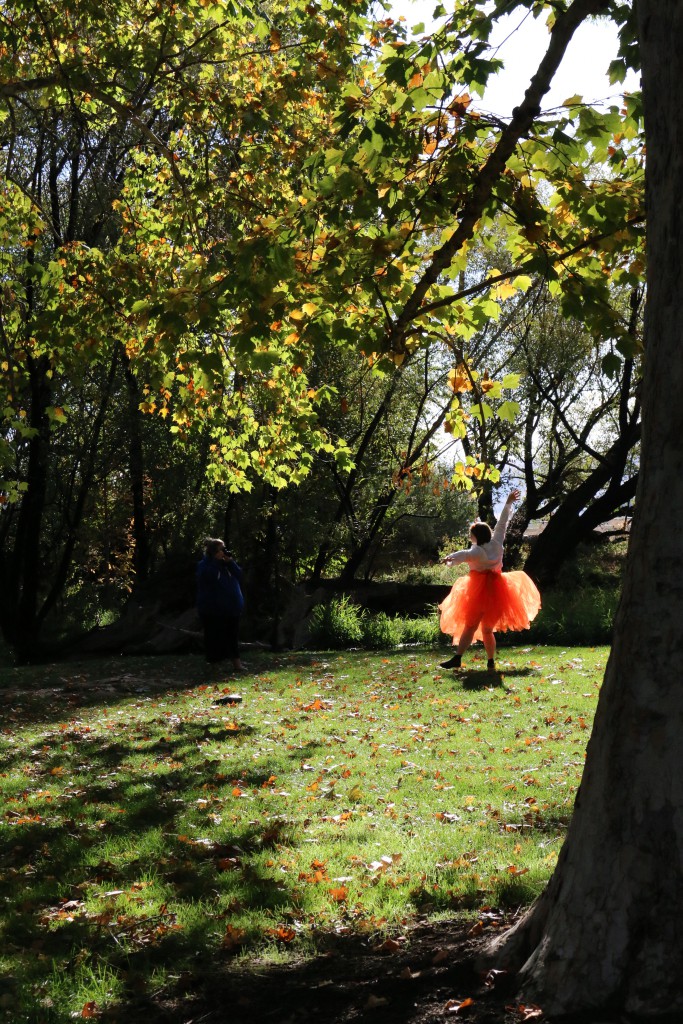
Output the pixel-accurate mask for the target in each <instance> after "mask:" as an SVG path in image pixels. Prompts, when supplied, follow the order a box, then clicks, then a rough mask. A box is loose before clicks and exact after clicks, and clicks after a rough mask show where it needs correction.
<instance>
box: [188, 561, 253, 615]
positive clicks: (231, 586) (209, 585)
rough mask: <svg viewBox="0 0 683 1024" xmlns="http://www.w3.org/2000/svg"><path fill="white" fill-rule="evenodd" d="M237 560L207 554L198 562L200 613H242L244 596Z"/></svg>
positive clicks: (198, 602)
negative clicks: (222, 560) (223, 560)
mask: <svg viewBox="0 0 683 1024" xmlns="http://www.w3.org/2000/svg"><path fill="white" fill-rule="evenodd" d="M241 582H242V570H241V569H240V567H239V565H238V564H237V562H235V561H234V560H233V559H230V561H229V562H221V561H220V559H217V558H209V556H208V555H205V556H204V558H202V560H201V562H199V563H198V564H197V611H198V612H199V614H200V615H240V614H241V612H242V610H243V608H244V596H243V594H242V588H241V586H240V583H241Z"/></svg>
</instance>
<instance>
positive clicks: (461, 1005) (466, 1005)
mask: <svg viewBox="0 0 683 1024" xmlns="http://www.w3.org/2000/svg"><path fill="white" fill-rule="evenodd" d="M471 1006H474V999H470V998H469V996H468V998H467V999H463V1000H462V1001H460V1000H459V999H449V1000H448V1002H447V1003H446V1005H445V1006H444V1010H445V1011H446V1013H466V1012H467V1011H468V1010H469V1009H470V1007H471Z"/></svg>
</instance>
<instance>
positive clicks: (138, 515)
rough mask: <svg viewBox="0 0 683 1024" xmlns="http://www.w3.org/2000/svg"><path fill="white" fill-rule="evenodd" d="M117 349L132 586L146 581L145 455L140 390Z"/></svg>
mask: <svg viewBox="0 0 683 1024" xmlns="http://www.w3.org/2000/svg"><path fill="white" fill-rule="evenodd" d="M121 351H122V353H123V368H124V375H125V378H126V387H127V391H128V410H129V420H128V427H129V437H128V469H129V473H130V492H131V497H132V500H133V542H134V548H133V569H134V570H135V586H136V587H139V586H140V585H141V584H143V583H145V582H146V581H147V577H148V573H149V562H150V549H149V537H148V533H147V514H146V507H145V456H144V450H143V443H142V430H141V425H140V390H139V387H138V382H137V378H136V376H135V374H134V372H133V369H132V367H131V365H130V359H129V358H128V356H127V355H126V354H125V352H123V349H122V350H121Z"/></svg>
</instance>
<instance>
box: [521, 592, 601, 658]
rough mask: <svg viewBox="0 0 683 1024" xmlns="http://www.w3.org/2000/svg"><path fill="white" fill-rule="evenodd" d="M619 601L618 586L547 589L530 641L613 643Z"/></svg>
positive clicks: (532, 627) (533, 624)
mask: <svg viewBox="0 0 683 1024" xmlns="http://www.w3.org/2000/svg"><path fill="white" fill-rule="evenodd" d="M618 600H619V593H618V591H617V590H616V589H609V590H603V589H601V588H598V587H581V588H578V589H576V590H575V591H573V592H571V593H567V591H565V590H554V591H553V590H551V591H547V592H545V593H544V594H543V606H542V608H541V611H540V612H539V614H538V618H537V619H536V620H535V622H533V623H532V626H531V631H530V640H531V641H532V642H533V643H550V644H605V643H609V642H610V640H611V636H612V623H613V621H614V614H615V612H616V608H617V603H618Z"/></svg>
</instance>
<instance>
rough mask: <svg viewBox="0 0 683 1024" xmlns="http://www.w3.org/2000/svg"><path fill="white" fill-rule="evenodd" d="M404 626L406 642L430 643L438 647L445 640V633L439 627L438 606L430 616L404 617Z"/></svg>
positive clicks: (404, 641) (404, 639) (403, 641)
mask: <svg viewBox="0 0 683 1024" xmlns="http://www.w3.org/2000/svg"><path fill="white" fill-rule="evenodd" d="M402 626H403V640H402V643H404V644H429V645H431V646H433V647H436V646H438V644H440V643H441V642H442V641H443V636H444V635H443V633H442V632H441V630H440V629H439V613H438V610H437V609H436V608H435V609H434V613H433V615H430V616H429V618H422V619H404V620H403V622H402Z"/></svg>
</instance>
